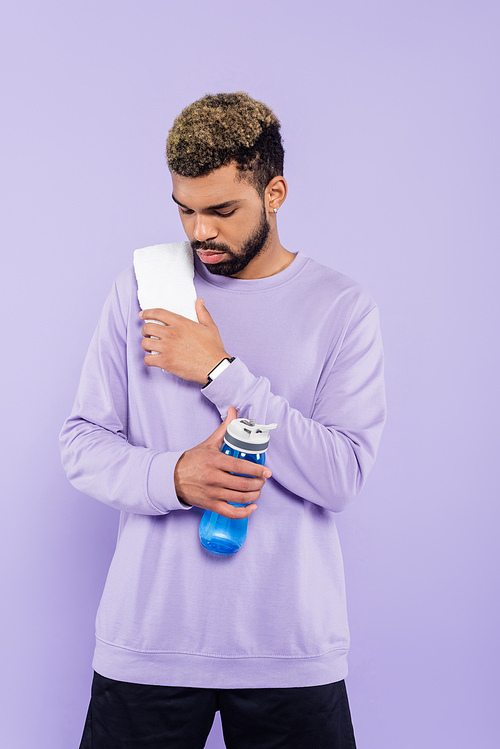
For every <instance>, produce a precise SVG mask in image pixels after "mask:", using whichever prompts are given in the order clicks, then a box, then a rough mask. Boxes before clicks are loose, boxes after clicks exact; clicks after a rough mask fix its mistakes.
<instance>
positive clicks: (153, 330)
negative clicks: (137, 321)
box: [141, 320, 167, 338]
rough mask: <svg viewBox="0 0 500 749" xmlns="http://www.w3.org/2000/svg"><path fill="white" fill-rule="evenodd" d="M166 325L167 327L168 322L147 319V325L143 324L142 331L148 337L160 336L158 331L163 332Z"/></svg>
mask: <svg viewBox="0 0 500 749" xmlns="http://www.w3.org/2000/svg"><path fill="white" fill-rule="evenodd" d="M165 327H167V324H166V323H164V322H160V321H155V320H146V323H145V325H143V326H142V330H141V333H142V335H143V336H147V337H148V338H158V333H160V332H161V328H165Z"/></svg>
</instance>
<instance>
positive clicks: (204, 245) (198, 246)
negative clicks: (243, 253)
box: [191, 240, 231, 253]
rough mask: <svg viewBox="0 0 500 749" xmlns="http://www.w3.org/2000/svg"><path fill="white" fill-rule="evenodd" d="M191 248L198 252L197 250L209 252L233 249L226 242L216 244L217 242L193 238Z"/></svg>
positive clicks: (229, 251)
mask: <svg viewBox="0 0 500 749" xmlns="http://www.w3.org/2000/svg"><path fill="white" fill-rule="evenodd" d="M191 249H192V250H193V252H196V250H206V251H207V252H228V253H231V250H230V249H229V247H228V246H227V245H226V244H216V243H215V242H198V241H197V240H193V242H191Z"/></svg>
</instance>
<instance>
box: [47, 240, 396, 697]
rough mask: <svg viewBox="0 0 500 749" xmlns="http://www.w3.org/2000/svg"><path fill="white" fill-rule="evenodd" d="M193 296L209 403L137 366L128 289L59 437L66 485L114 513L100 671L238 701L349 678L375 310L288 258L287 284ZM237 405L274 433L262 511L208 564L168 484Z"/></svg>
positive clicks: (206, 277)
mask: <svg viewBox="0 0 500 749" xmlns="http://www.w3.org/2000/svg"><path fill="white" fill-rule="evenodd" d="M195 267H196V272H195V286H196V291H197V295H198V296H199V297H203V299H204V302H205V305H206V307H207V309H208V311H209V312H210V314H211V315H212V317H213V319H214V321H215V323H216V324H217V325H218V327H219V331H220V334H221V338H222V341H223V343H224V346H225V349H226V351H228V352H229V353H230V355H231V356H235V357H236V359H235V361H234V362H233V363H232V364H231V365H230V366H229V367H228V368H227V369H226V370H225V371H224V372H223V373H222V374H221V375H220V376H219V377H217V379H215V380H214V381H213V382H212V383H211V384H210V385H209V386H208V387H205V388H204V389H203V390H202V389H201V387H200V385H198V384H196V383H193V382H187V381H184V380H182V379H180V378H178V377H176V376H175V375H171V374H168V373H165V372H163V371H162V370H161V369H159V368H157V367H146V366H145V365H144V362H143V357H144V351H143V349H142V346H141V341H142V335H141V328H142V325H143V321H141V320H140V319H139V316H138V314H139V310H140V308H139V303H138V300H137V284H136V280H135V276H134V272H133V269H132V268H130V269H129V270H127V271H125V272H123V273H122V274H121V275H120V276H119V277H118V279H117V281H116V283H115V285H114V287H113V289H112V291H111V294H110V296H109V297H108V299H107V301H106V303H105V306H104V309H103V312H102V316H101V319H100V321H99V324H98V327H97V330H96V332H95V334H94V337H93V339H92V342H91V344H90V348H89V351H88V354H87V358H86V360H85V364H84V367H83V372H82V377H81V381H80V385H79V388H78V393H77V396H76V400H75V404H74V407H73V410H72V413H71V416H70V417H69V418H68V420H67V421H66V422H65V425H64V427H63V430H62V433H61V446H62V459H63V465H64V468H65V470H66V472H67V475H68V477H69V479H70V481H71V482H72V484H73V485H74V486H75V487H76V488H77V489H79V490H80V491H82V492H85V493H86V494H88V495H90V496H92V497H95V498H96V499H98V500H100V501H102V502H105V503H106V504H108V505H111V506H112V507H116V508H117V509H118V510H120V511H121V516H120V526H119V534H118V541H117V546H116V550H115V553H114V556H113V560H112V562H111V566H110V570H109V574H108V577H107V580H106V585H105V588H104V592H103V596H102V599H101V603H100V606H99V611H98V614H97V623H96V649H95V655H94V662H93V666H94V669H95V670H96V671H97V672H98V673H100V674H102V675H103V676H107V677H109V678H112V679H116V680H119V681H129V682H135V683H143V684H163V685H170V686H191V687H212V688H248V687H297V686H314V685H318V684H326V683H330V682H333V681H337V680H340V679H343V678H344V677H345V675H346V673H347V661H346V656H347V651H348V647H349V631H348V625H347V615H346V602H345V590H344V573H343V565H342V556H341V551H340V546H339V540H338V536H337V530H336V524H335V513H336V512H339V511H340V510H342V509H344V508H345V507H346V505H347V504H348V503H349V502H350V501H351V500H352V499H353V498H354V497H356V495H357V494H358V493H359V491H360V489H361V488H362V486H363V483H364V481H365V479H366V476H367V474H368V472H369V471H370V469H371V467H372V465H373V463H374V460H375V455H376V451H377V447H378V443H379V440H380V436H381V432H382V429H383V424H384V420H385V398H384V384H383V354H382V344H381V338H380V332H379V319H378V310H377V307H376V305H375V304H374V302H373V300H372V299H371V297H370V296H369V294H368V293H367V292H366V291H365V290H364V289H363V288H362V287H361V286H359V285H358V284H357V283H355V282H354V281H352V280H351V279H349V278H347V277H346V276H344V275H341V274H340V273H337V272H336V271H333V270H331V269H329V268H327V267H325V266H323V265H320V264H319V263H317V262H315V261H314V260H311V259H309V258H307V257H306V256H305V255H303V254H302V253H300V252H299V253H298V254H297V255H296V257H295V259H294V260H293V262H292V263H291V264H290V265H289V266H288V267H287V268H286V269H285V270H284V271H282V272H281V273H278V274H276V275H274V276H270V277H268V278H261V279H255V280H242V279H236V278H229V277H222V276H215V275H212V274H210V273H209V272H208V271H207V270H206V269H205V267H204V266H203V265H202V264H201V263H200V262H199V260H198V259H197V258H195ZM230 406H234V407H235V408H236V409H237V411H238V416H239V417H243V418H245V417H246V418H254V419H256V421H257V422H258V423H261V424H270V423H272V422H276V423H277V424H278V428H277V429H275V430H274V431H273V432H271V441H270V446H269V450H268V452H267V458H266V463H267V465H268V466H269V467H270V469H271V470H272V473H273V476H272V478H271V479H268V481H267V482H266V484H265V486H264V488H263V490H262V494H261V497H260V499H259V500H258V509H257V511H256V512H254V513H253V514H252V516H251V518H250V519H249V525H248V537H247V540H246V541H245V543H244V545H243V547H242V549H241V550H240V551H239V552H238V553H237V554H235V555H233V556H229V557H220V556H218V555H215V554H211V553H210V552H208V551H205V550H204V549H203V548H202V546H201V544H200V540H199V537H198V525H199V522H200V518H201V515H202V510H201V509H198V508H196V507H195V508H186V507H185V506H184V505H182V504H181V503H180V502H179V500H178V498H177V496H176V493H175V488H174V481H173V474H174V468H175V465H176V462H177V460H178V459H179V457H180V456H181V454H182V453H183V452H184V451H185V450H187V449H189V448H191V447H193V446H194V445H197V444H198V443H200V442H202V441H203V440H204V439H206V438H207V437H208V436H209V435H210V434H212V432H213V431H214V430H215V429H216V428H217V426H218V425H219V424H220V422H221V418H224V417H225V416H226V413H227V410H228V408H229V407H230Z"/></svg>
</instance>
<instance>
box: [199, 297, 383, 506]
mask: <svg viewBox="0 0 500 749" xmlns="http://www.w3.org/2000/svg"><path fill="white" fill-rule="evenodd" d="M202 392H203V394H204V395H205V397H207V398H208V399H209V400H211V401H212V403H214V404H215V405H216V406H217V408H218V409H219V412H220V414H221V416H225V414H226V413H227V410H228V408H229V406H234V407H235V408H236V409H237V411H238V416H240V417H241V416H243V417H247V418H255V419H256V420H257V421H258V422H260V421H261V419H262V422H261V423H265V424H270V423H273V422H275V423H277V424H278V428H277V429H276V430H274V431H273V432H272V433H271V444H270V451H269V452H270V454H269V460H268V464H269V467H270V468H271V470H272V472H273V479H274V480H275V481H277V482H279V483H280V484H281V485H282V486H283V487H284V488H286V489H287V490H288V491H290V492H292V493H293V494H295V495H297V496H299V497H301V498H303V499H306V500H308V501H310V502H313V503H314V504H317V505H320V506H321V507H324V508H326V509H328V510H332V511H334V512H339V511H341V510H343V509H344V508H345V507H346V506H347V505H348V504H349V502H350V501H352V499H354V498H355V497H356V496H357V495H358V494H359V492H360V491H361V489H362V487H363V485H364V482H365V480H366V477H367V475H368V473H369V472H370V470H371V468H372V466H373V464H374V462H375V457H376V453H377V449H378V445H379V442H380V437H381V434H382V430H383V426H384V423H385V417H386V406H385V388H384V377H383V350H382V341H381V335H380V326H379V315H378V308H377V307H376V306H375V307H373V308H372V309H370V310H369V311H368V312H367V313H366V314H364V315H363V316H361V318H359V319H357V320H354V321H353V320H351V322H350V323H349V325H348V326H347V330H346V332H345V335H344V338H343V341H342V343H341V345H340V347H339V349H338V352H337V353H336V355H335V356H332V357H330V358H328V357H327V358H326V361H325V365H324V371H323V373H322V376H321V378H320V381H319V384H318V389H317V392H316V398H315V402H314V406H313V410H312V413H311V414H310V415H308V416H305V415H304V414H302V413H301V412H300V411H298V410H297V409H295V408H292V407H291V406H290V404H289V403H288V402H287V400H286V399H285V398H283V397H281V396H280V395H277V394H274V393H272V392H271V387H270V382H269V380H268V379H267V378H266V377H260V376H257V375H254V374H252V373H251V372H250V371H249V369H248V368H247V367H246V365H245V364H244V363H243V361H241V360H240V359H236V360H235V361H234V362H233V363H232V364H231V366H230V367H228V368H227V369H226V370H225V371H224V372H223V373H222V374H221V375H220V376H219V377H217V379H215V380H214V381H213V382H212V383H210V384H209V385H208V386H207V387H205V388H204V389H203V391H202Z"/></svg>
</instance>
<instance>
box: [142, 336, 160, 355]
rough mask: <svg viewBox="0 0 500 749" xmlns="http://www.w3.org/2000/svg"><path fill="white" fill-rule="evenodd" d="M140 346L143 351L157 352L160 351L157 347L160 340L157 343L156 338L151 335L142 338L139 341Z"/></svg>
mask: <svg viewBox="0 0 500 749" xmlns="http://www.w3.org/2000/svg"><path fill="white" fill-rule="evenodd" d="M141 346H142V348H143V349H144V351H149V352H150V353H152V352H153V351H155V352H156V353H157V354H159V353H160V352H159V351H158V348H161V342H160V344H159V343H158V338H156V337H155V336H151V338H143V339H142V341H141Z"/></svg>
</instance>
